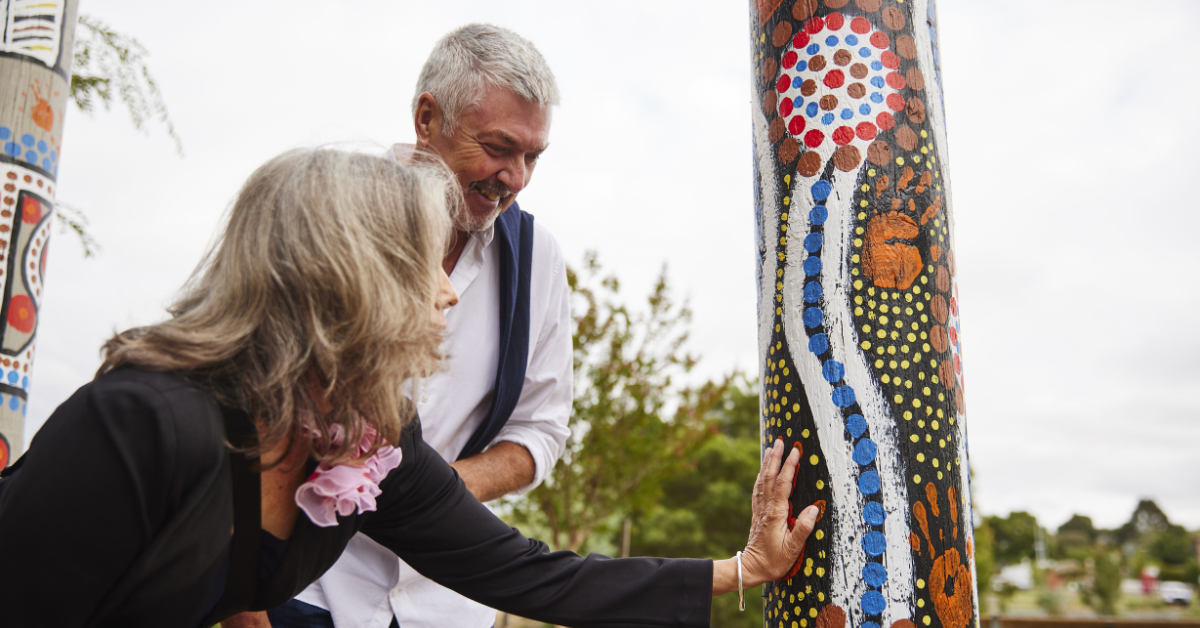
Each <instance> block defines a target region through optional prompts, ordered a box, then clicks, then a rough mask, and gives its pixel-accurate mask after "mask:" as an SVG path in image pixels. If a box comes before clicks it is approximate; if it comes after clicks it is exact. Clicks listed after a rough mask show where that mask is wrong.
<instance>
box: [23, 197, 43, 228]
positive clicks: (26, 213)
mask: <svg viewBox="0 0 1200 628" xmlns="http://www.w3.org/2000/svg"><path fill="white" fill-rule="evenodd" d="M22 200H23V201H24V202H23V203H21V222H23V223H26V224H36V223H37V221H39V220H41V219H42V204H41V202H40V201H38V200H37V199H36V198H33V197H32V196H26V197H25V198H24V199H22Z"/></svg>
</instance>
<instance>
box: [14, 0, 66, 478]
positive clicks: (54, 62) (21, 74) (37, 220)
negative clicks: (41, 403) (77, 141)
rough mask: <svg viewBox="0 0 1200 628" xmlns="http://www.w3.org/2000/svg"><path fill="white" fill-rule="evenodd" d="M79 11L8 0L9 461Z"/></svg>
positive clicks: (18, 438)
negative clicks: (76, 12) (76, 16)
mask: <svg viewBox="0 0 1200 628" xmlns="http://www.w3.org/2000/svg"><path fill="white" fill-rule="evenodd" d="M76 9H77V5H76V3H75V2H74V0H0V17H2V18H3V23H2V24H0V26H3V28H4V34H3V41H0V149H2V150H0V185H3V191H2V192H0V289H2V290H3V301H2V302H0V468H3V467H5V466H7V465H8V463H9V462H11V461H12V460H14V459H16V457H17V455H19V454H20V450H21V448H22V447H23V446H24V443H25V436H24V431H25V429H24V428H25V404H26V400H27V398H28V391H29V378H30V375H31V373H32V363H33V344H34V342H33V341H34V335H35V334H36V333H37V319H38V305H39V303H40V302H41V297H42V281H43V279H44V274H45V270H46V245H47V244H48V243H49V240H50V217H51V215H53V213H54V187H55V180H56V179H57V176H58V160H59V157H60V155H61V153H62V131H63V113H64V110H65V109H66V104H67V95H68V94H69V93H70V91H71V89H70V87H71V60H72V43H73V42H74V39H75V37H74V35H75V11H76Z"/></svg>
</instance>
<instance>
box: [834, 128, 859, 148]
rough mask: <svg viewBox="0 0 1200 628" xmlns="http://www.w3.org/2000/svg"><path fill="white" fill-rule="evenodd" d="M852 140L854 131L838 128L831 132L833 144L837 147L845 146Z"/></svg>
mask: <svg viewBox="0 0 1200 628" xmlns="http://www.w3.org/2000/svg"><path fill="white" fill-rule="evenodd" d="M853 139H854V129H851V128H850V127H848V126H839V127H838V128H837V130H836V131H834V132H833V143H834V144H837V145H838V146H845V145H846V144H849V143H850V142H851V141H852V140H853Z"/></svg>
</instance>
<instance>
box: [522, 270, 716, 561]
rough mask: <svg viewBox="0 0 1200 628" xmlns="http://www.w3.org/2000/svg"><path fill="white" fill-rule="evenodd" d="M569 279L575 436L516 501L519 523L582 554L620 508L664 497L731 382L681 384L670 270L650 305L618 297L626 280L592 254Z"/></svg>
mask: <svg viewBox="0 0 1200 628" xmlns="http://www.w3.org/2000/svg"><path fill="white" fill-rule="evenodd" d="M567 281H568V284H569V285H570V288H571V292H572V299H573V303H572V312H573V318H574V322H575V326H576V330H575V333H574V337H573V341H574V378H575V379H574V384H575V398H574V401H573V403H572V417H571V435H570V437H569V438H568V439H567V447H566V452H565V453H564V454H563V456H562V458H561V459H560V460H559V461H558V463H557V464H556V465H555V467H554V469H553V471H552V472H551V473H550V475H549V477H548V478H547V479H546V481H545V482H543V483H542V485H541V486H539V487H537V488H536V489H534V490H533V491H531V492H530V493H528V494H527V495H525V496H524V497H522V498H520V499H517V500H515V501H513V502H510V507H511V509H512V510H511V519H512V520H513V521H514V522H516V523H518V524H520V525H524V526H529V527H531V528H532V529H536V530H539V531H543V532H544V536H545V538H546V541H547V542H548V543H549V544H550V545H552V546H553V547H555V548H559V549H563V548H565V549H571V550H576V551H578V550H579V549H580V548H581V547H583V546H584V544H585V543H586V542H587V540H588V538H589V537H590V536H591V535H592V534H593V533H595V532H608V531H609V528H611V527H613V526H612V525H611V524H612V523H613V521H612V520H613V517H614V516H615V515H619V514H623V513H628V512H636V511H644V510H647V509H649V508H650V507H651V506H652V505H653V504H654V503H656V502H657V501H658V500H659V498H660V497H661V495H662V482H663V479H664V478H667V477H671V476H672V475H674V474H675V473H676V472H678V471H679V470H680V469H683V468H685V467H686V466H687V465H689V464H690V462H689V461H690V460H691V459H692V457H693V455H694V454H695V452H696V451H697V450H698V449H699V448H700V447H702V446H703V445H704V444H705V442H707V440H708V439H709V438H710V437H711V436H712V435H713V432H714V431H713V430H711V429H709V426H708V423H707V421H706V414H707V412H708V410H709V409H710V408H712V407H713V405H714V404H715V403H716V402H717V401H718V400H719V399H720V398H721V396H722V394H723V392H724V390H725V388H726V386H727V384H725V383H720V384H714V383H712V382H709V383H706V384H705V385H703V386H701V387H699V388H696V389H693V388H688V387H684V386H681V385H680V384H679V383H678V381H677V380H678V378H679V377H681V376H683V375H685V374H686V373H688V372H689V371H691V369H692V368H693V367H694V366H695V364H696V358H695V356H693V355H692V354H690V353H688V352H687V351H686V350H685V343H686V341H687V337H688V334H687V325H688V322H689V321H690V320H691V311H690V310H689V309H688V308H687V306H686V304H684V305H679V304H676V303H675V301H674V300H673V299H672V295H671V291H670V289H669V287H668V284H667V279H666V271H665V268H664V270H663V272H662V274H660V275H659V277H658V280H657V281H656V282H655V285H654V288H653V290H652V291H651V293H650V295H649V297H648V299H647V300H646V309H645V310H644V311H638V310H631V309H630V308H628V307H626V306H625V305H624V304H623V303H621V302H620V300H619V291H620V283H619V282H618V281H617V279H616V277H614V276H612V275H607V276H601V268H600V264H599V262H598V261H597V258H596V255H595V254H594V253H589V254H587V256H586V257H585V260H584V265H583V268H582V270H581V271H579V272H577V271H575V270H573V269H568V272H567Z"/></svg>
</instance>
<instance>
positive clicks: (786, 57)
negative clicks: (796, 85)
mask: <svg viewBox="0 0 1200 628" xmlns="http://www.w3.org/2000/svg"><path fill="white" fill-rule="evenodd" d="M798 58H799V57H798V56H796V51H795V50H789V51H787V52H785V53H783V67H784V69H787V70H790V69H792V66H794V65H796V60H797V59H798Z"/></svg>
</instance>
